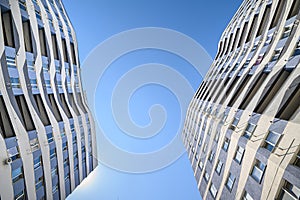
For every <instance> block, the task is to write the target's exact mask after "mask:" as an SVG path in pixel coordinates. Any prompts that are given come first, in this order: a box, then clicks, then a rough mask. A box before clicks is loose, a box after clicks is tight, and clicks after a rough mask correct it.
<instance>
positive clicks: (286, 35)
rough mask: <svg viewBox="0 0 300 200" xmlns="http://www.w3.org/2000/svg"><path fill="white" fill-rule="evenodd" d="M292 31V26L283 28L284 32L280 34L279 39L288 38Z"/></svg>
mask: <svg viewBox="0 0 300 200" xmlns="http://www.w3.org/2000/svg"><path fill="white" fill-rule="evenodd" d="M291 30H292V26H288V27H284V32H283V33H282V36H281V39H283V38H286V37H288V36H290V34H291Z"/></svg>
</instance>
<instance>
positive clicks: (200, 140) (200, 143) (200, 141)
mask: <svg viewBox="0 0 300 200" xmlns="http://www.w3.org/2000/svg"><path fill="white" fill-rule="evenodd" d="M201 145H202V138H201V137H200V139H199V142H198V146H199V147H200V146H201Z"/></svg>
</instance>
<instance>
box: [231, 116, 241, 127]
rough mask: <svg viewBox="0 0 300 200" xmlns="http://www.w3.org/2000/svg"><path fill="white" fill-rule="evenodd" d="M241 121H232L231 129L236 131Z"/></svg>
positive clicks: (236, 119)
mask: <svg viewBox="0 0 300 200" xmlns="http://www.w3.org/2000/svg"><path fill="white" fill-rule="evenodd" d="M239 121H240V119H239V118H236V117H235V118H234V119H233V121H232V124H231V129H235V128H236V126H237V125H238V123H239Z"/></svg>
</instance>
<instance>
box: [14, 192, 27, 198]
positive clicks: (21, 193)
mask: <svg viewBox="0 0 300 200" xmlns="http://www.w3.org/2000/svg"><path fill="white" fill-rule="evenodd" d="M23 199H25V192H24V190H22V191H21V192H19V193H18V194H16V195H15V200H23Z"/></svg>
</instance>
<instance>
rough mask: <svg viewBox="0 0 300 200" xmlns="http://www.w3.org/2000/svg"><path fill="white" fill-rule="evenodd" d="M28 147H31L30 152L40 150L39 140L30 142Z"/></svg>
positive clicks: (35, 139)
mask: <svg viewBox="0 0 300 200" xmlns="http://www.w3.org/2000/svg"><path fill="white" fill-rule="evenodd" d="M30 146H31V150H32V152H34V151H36V150H38V149H39V148H40V145H39V140H38V139H37V138H34V139H32V140H30Z"/></svg>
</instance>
